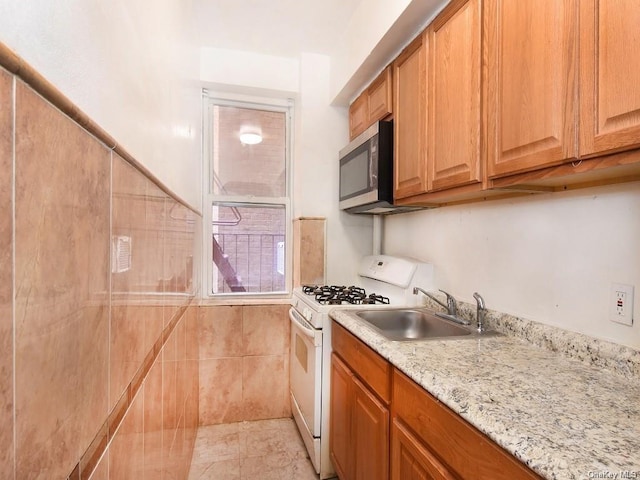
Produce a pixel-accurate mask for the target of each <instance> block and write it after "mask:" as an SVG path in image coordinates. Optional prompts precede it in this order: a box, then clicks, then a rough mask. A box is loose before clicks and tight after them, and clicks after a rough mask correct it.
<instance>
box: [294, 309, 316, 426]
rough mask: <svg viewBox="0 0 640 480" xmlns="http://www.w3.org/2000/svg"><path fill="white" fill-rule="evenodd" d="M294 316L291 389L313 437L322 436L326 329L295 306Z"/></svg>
mask: <svg viewBox="0 0 640 480" xmlns="http://www.w3.org/2000/svg"><path fill="white" fill-rule="evenodd" d="M289 318H290V320H291V353H290V363H289V369H290V375H289V380H290V389H291V397H292V398H293V401H294V404H293V405H292V408H293V409H294V410H299V413H300V416H301V417H302V420H304V423H305V426H306V429H307V430H308V432H309V434H310V435H311V436H312V437H319V436H320V419H321V418H320V415H321V409H320V397H321V392H322V330H316V329H314V328H312V327H311V325H309V324H308V323H307V321H306V320H305V319H304V318H303V316H302V315H301V314H300V313H299V312H298V311H297V310H296V309H295V308H293V307H291V308H290V309H289Z"/></svg>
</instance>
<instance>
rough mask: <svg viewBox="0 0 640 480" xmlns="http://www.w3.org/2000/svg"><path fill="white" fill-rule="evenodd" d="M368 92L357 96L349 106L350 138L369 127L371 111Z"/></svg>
mask: <svg viewBox="0 0 640 480" xmlns="http://www.w3.org/2000/svg"><path fill="white" fill-rule="evenodd" d="M367 109H368V100H367V95H366V93H363V94H362V95H360V96H359V97H358V98H356V99H355V100H354V101H353V103H352V104H351V106H350V107H349V138H350V139H351V140H353V139H354V138H356V137H357V136H358V135H360V134H361V133H362V132H364V131H365V130H366V129H367V127H368V122H369V113H368V110H367Z"/></svg>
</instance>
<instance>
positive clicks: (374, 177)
mask: <svg viewBox="0 0 640 480" xmlns="http://www.w3.org/2000/svg"><path fill="white" fill-rule="evenodd" d="M368 153H369V185H370V186H373V185H375V184H377V183H378V182H374V180H377V175H376V174H375V173H374V170H373V152H372V151H371V150H369V152H368Z"/></svg>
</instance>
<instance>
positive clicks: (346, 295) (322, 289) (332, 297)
mask: <svg viewBox="0 0 640 480" xmlns="http://www.w3.org/2000/svg"><path fill="white" fill-rule="evenodd" d="M302 291H303V293H305V294H307V295H314V296H315V299H316V301H317V302H318V303H320V304H321V305H343V304H349V305H373V304H383V305H388V304H389V298H388V297H384V296H382V295H376V294H375V293H372V294H370V295H369V296H367V292H366V291H365V289H364V288H361V287H356V286H354V285H351V286H349V287H346V286H344V285H303V287H302Z"/></svg>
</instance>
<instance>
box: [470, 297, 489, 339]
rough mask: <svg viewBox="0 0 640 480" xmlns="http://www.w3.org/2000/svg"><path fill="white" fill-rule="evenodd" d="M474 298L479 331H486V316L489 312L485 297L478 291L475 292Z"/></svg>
mask: <svg viewBox="0 0 640 480" xmlns="http://www.w3.org/2000/svg"><path fill="white" fill-rule="evenodd" d="M473 298H475V299H476V303H477V308H476V321H477V322H478V333H482V332H483V331H484V328H485V327H484V317H485V315H486V313H487V309H486V308H485V306H484V298H482V297H481V296H480V294H479V293H478V292H475V293H474V294H473Z"/></svg>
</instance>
